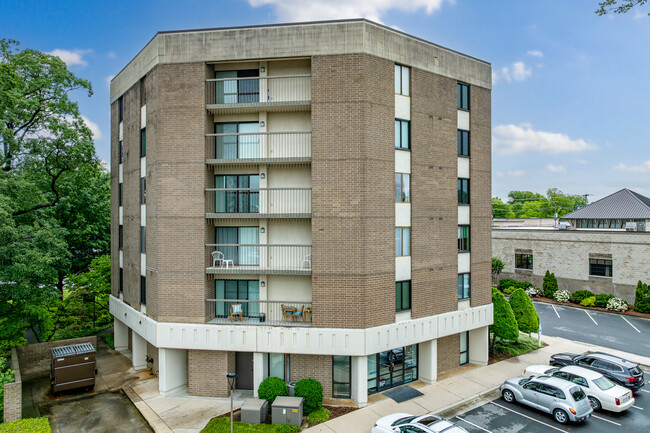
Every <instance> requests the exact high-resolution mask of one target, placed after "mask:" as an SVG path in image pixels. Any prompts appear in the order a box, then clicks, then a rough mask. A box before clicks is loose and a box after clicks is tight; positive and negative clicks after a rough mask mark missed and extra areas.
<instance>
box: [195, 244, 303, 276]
mask: <svg viewBox="0 0 650 433" xmlns="http://www.w3.org/2000/svg"><path fill="white" fill-rule="evenodd" d="M206 249H207V254H206V258H207V263H206V273H208V274H253V275H257V274H276V275H311V245H268V244H250V245H248V244H206Z"/></svg>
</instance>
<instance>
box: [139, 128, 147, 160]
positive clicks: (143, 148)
mask: <svg viewBox="0 0 650 433" xmlns="http://www.w3.org/2000/svg"><path fill="white" fill-rule="evenodd" d="M145 156H147V128H142V129H141V130H140V158H142V157H145Z"/></svg>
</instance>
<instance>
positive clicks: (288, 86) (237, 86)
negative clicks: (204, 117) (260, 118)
mask: <svg viewBox="0 0 650 433" xmlns="http://www.w3.org/2000/svg"><path fill="white" fill-rule="evenodd" d="M205 103H206V109H207V110H208V111H209V112H210V113H212V114H242V113H257V112H259V111H267V112H282V111H285V112H287V111H309V110H310V109H311V75H291V76H277V77H255V78H213V79H208V80H205Z"/></svg>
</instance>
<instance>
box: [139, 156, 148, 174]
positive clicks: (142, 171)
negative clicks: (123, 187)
mask: <svg viewBox="0 0 650 433" xmlns="http://www.w3.org/2000/svg"><path fill="white" fill-rule="evenodd" d="M140 177H147V157H146V156H143V157H142V158H140Z"/></svg>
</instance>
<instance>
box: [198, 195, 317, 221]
mask: <svg viewBox="0 0 650 433" xmlns="http://www.w3.org/2000/svg"><path fill="white" fill-rule="evenodd" d="M205 217H206V218H208V219H214V218H237V217H239V218H243V217H245V218H266V217H276V218H310V217H311V188H207V189H206V190H205Z"/></svg>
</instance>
